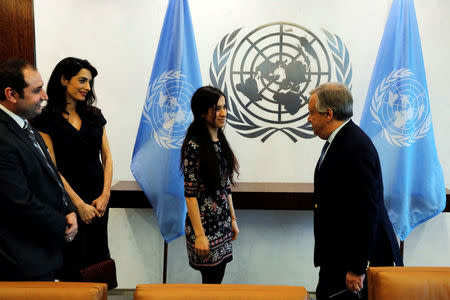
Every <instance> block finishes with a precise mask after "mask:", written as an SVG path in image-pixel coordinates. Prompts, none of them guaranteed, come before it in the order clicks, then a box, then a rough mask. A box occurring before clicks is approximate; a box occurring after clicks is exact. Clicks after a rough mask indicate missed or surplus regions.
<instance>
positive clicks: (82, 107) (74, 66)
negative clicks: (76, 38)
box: [44, 57, 99, 122]
mask: <svg viewBox="0 0 450 300" xmlns="http://www.w3.org/2000/svg"><path fill="white" fill-rule="evenodd" d="M81 69H87V70H89V72H91V76H92V80H91V82H90V84H91V90H90V91H89V92H88V93H87V95H86V100H85V101H79V102H77V107H76V110H77V112H78V113H79V114H80V116H81V117H83V118H84V119H86V120H87V121H88V122H93V121H95V120H96V119H97V118H98V115H99V112H98V109H96V108H95V107H93V106H92V105H93V103H94V102H95V99H96V97H95V90H94V78H95V77H96V76H97V74H98V72H97V69H96V68H94V67H93V66H92V65H91V64H90V63H89V62H88V61H87V60H85V59H80V58H76V57H66V58H64V59H63V60H61V61H60V62H59V63H58V64H57V65H56V67H55V69H53V72H52V75H51V76H50V79H49V81H48V84H47V95H48V101H47V106H46V107H45V108H44V109H45V110H47V111H49V112H52V113H56V114H62V113H67V111H66V105H67V100H66V89H65V87H64V86H63V85H62V83H61V79H62V78H63V77H64V79H66V80H70V79H71V78H72V77H73V76H75V75H77V74H78V72H80V70H81Z"/></svg>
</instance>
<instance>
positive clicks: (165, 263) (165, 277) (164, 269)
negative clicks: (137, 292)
mask: <svg viewBox="0 0 450 300" xmlns="http://www.w3.org/2000/svg"><path fill="white" fill-rule="evenodd" d="M167 249H168V245H167V242H166V241H164V260H163V282H162V283H167Z"/></svg>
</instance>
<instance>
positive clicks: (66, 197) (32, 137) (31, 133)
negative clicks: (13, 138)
mask: <svg viewBox="0 0 450 300" xmlns="http://www.w3.org/2000/svg"><path fill="white" fill-rule="evenodd" d="M23 129H24V131H25V132H26V134H27V135H28V137H29V138H30V140H31V142H32V143H33V145H34V147H36V148H37V150H38V151H39V153H41V154H42V157H43V159H44V162H45V166H46V167H47V169H49V170H50V172H51V173H52V175H53V177H54V178H55V179H56V182H57V183H58V186H59V188H60V189H61V191H62V195H63V203H64V207H67V206H68V202H67V201H68V200H69V195H67V192H66V190H65V189H64V187H63V185H62V183H61V180H60V179H59V176H58V174H56V173H55V170H54V169H53V167H52V166H51V164H50V162H49V161H48V159H47V157H46V156H45V154H44V150H42V148H41V146H39V143H38V141H37V139H36V136H35V135H34V131H33V129H32V128H31V126H30V123H28V121H25V126H24V128H23Z"/></svg>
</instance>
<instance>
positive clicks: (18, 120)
mask: <svg viewBox="0 0 450 300" xmlns="http://www.w3.org/2000/svg"><path fill="white" fill-rule="evenodd" d="M0 109H1V110H3V111H4V112H5V113H6V114H8V116H10V117H11V118H12V119H13V120H14V121H16V123H17V125H19V126H20V128H24V127H25V124H26V122H27V121H26V120H24V119H22V118H21V117H19V116H18V115H16V114H15V113H13V112H12V111H10V110H9V109H7V108H6V107H4V106H3V104H1V103H0Z"/></svg>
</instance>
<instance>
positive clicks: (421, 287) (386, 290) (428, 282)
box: [367, 267, 450, 300]
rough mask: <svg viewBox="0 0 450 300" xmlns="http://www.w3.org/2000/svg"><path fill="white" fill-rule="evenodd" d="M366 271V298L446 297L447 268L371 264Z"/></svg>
mask: <svg viewBox="0 0 450 300" xmlns="http://www.w3.org/2000/svg"><path fill="white" fill-rule="evenodd" d="M367 274H368V278H367V279H368V285H369V300H381V299H382V300H389V299H395V300H415V299H421V300H423V299H427V300H438V299H439V300H441V299H442V300H443V299H446V300H450V268H446V267H374V268H369V270H368V273H367Z"/></svg>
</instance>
